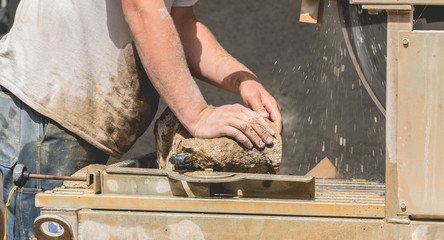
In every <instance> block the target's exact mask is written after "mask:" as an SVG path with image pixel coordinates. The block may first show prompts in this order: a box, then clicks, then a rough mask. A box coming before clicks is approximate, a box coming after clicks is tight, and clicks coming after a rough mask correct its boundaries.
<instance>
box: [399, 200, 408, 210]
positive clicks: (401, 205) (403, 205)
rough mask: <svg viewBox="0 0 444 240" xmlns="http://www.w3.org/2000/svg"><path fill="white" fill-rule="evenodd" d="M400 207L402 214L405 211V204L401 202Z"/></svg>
mask: <svg viewBox="0 0 444 240" xmlns="http://www.w3.org/2000/svg"><path fill="white" fill-rule="evenodd" d="M400 207H401V210H402V211H403V212H405V211H406V210H407V204H406V203H405V202H401V204H400Z"/></svg>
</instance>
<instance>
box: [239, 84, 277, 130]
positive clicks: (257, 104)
mask: <svg viewBox="0 0 444 240" xmlns="http://www.w3.org/2000/svg"><path fill="white" fill-rule="evenodd" d="M239 92H240V96H241V97H242V100H243V101H244V104H245V105H246V106H247V107H249V108H251V109H253V110H254V111H255V112H257V113H259V114H260V115H261V116H262V117H264V118H270V119H271V120H272V121H273V122H274V123H275V124H276V125H277V127H278V129H279V132H281V131H282V117H281V113H280V110H281V109H280V106H279V104H278V103H277V102H276V100H275V99H274V98H273V97H272V96H271V95H270V93H268V92H267V90H265V88H264V87H263V86H262V84H260V83H259V82H257V81H254V80H247V81H244V82H242V83H241V84H240V85H239Z"/></svg>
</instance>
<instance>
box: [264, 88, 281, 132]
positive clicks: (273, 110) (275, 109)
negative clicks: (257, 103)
mask: <svg viewBox="0 0 444 240" xmlns="http://www.w3.org/2000/svg"><path fill="white" fill-rule="evenodd" d="M270 97H271V96H270ZM264 106H265V109H266V110H267V111H268V112H269V113H270V118H271V121H273V122H274V123H275V124H276V126H277V127H278V130H279V132H280V133H281V132H282V116H281V111H280V110H281V107H280V106H279V104H278V103H277V102H276V100H274V98H272V97H271V98H266V99H264Z"/></svg>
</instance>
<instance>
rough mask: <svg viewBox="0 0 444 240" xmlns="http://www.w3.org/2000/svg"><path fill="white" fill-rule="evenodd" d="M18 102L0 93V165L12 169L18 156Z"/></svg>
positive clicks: (2, 92) (8, 95)
mask: <svg viewBox="0 0 444 240" xmlns="http://www.w3.org/2000/svg"><path fill="white" fill-rule="evenodd" d="M17 104H20V101H19V100H18V99H17V98H16V97H14V96H13V95H11V94H9V93H6V92H4V91H0V165H2V166H4V167H12V166H13V165H14V164H15V163H16V162H17V158H18V155H19V144H20V141H19V139H20V108H19V107H18V105H17Z"/></svg>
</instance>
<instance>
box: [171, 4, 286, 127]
mask: <svg viewBox="0 0 444 240" xmlns="http://www.w3.org/2000/svg"><path fill="white" fill-rule="evenodd" d="M171 16H172V18H173V20H174V23H175V25H176V27H177V30H178V32H179V34H180V38H181V41H182V43H183V46H184V50H185V56H186V59H187V62H188V65H189V66H190V68H191V69H192V71H193V73H194V74H195V75H196V77H198V78H200V79H202V80H204V81H206V82H209V83H211V84H213V85H215V86H217V87H219V88H222V89H225V90H227V91H230V92H233V93H235V94H238V95H240V96H241V97H242V99H243V101H244V103H245V105H246V106H247V107H250V108H251V109H253V110H254V111H256V112H258V113H260V114H261V115H262V116H263V117H265V118H271V119H272V120H273V122H275V123H276V124H277V125H278V127H279V129H280V130H281V129H282V118H281V114H280V109H279V105H278V104H277V102H276V100H275V99H274V98H273V97H272V96H271V95H270V94H269V93H268V92H267V91H266V90H265V89H264V87H263V86H262V85H261V84H260V83H259V81H258V79H257V77H256V75H254V74H253V73H252V72H251V71H250V70H249V69H248V68H247V67H245V66H244V65H243V64H242V63H240V62H239V61H237V60H236V59H235V58H233V57H232V56H231V55H230V54H228V53H227V52H226V51H225V50H224V49H223V48H222V47H221V46H220V44H219V43H218V42H217V40H216V39H215V38H214V36H213V34H211V32H210V31H209V30H208V28H206V27H205V26H204V25H203V24H202V23H200V22H198V21H197V19H196V17H195V15H194V12H193V8H192V7H188V8H173V9H172V10H171Z"/></svg>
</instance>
